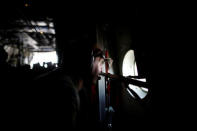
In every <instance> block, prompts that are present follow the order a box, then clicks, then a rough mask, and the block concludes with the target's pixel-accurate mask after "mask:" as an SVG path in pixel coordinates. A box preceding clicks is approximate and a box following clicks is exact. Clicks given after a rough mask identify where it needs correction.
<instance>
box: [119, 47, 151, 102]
mask: <svg viewBox="0 0 197 131" xmlns="http://www.w3.org/2000/svg"><path fill="white" fill-rule="evenodd" d="M122 74H123V76H138V70H137V65H136V62H135V55H134V51H133V50H129V51H128V52H127V53H126V55H125V57H124V59H123V64H122ZM137 80H139V81H143V82H146V79H137ZM129 88H130V89H132V90H133V91H135V93H137V95H138V96H139V97H140V98H141V99H143V98H144V97H145V96H146V95H147V93H148V89H146V88H143V87H138V86H135V85H131V84H129ZM129 93H130V94H131V92H129ZM131 96H133V95H132V94H131Z"/></svg>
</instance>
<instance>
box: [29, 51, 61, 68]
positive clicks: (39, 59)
mask: <svg viewBox="0 0 197 131" xmlns="http://www.w3.org/2000/svg"><path fill="white" fill-rule="evenodd" d="M57 61H58V58H57V53H56V51H52V52H34V53H33V59H32V61H31V62H30V66H31V68H33V64H36V63H40V65H41V66H43V62H52V63H57Z"/></svg>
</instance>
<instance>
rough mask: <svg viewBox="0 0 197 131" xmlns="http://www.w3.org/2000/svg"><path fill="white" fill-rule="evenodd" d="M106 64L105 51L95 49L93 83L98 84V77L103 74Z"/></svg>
mask: <svg viewBox="0 0 197 131" xmlns="http://www.w3.org/2000/svg"><path fill="white" fill-rule="evenodd" d="M103 64H104V56H103V51H102V50H101V49H98V48H96V49H94V50H93V52H92V72H91V73H92V76H93V83H96V81H97V78H98V75H99V74H100V73H101V72H102V67H103Z"/></svg>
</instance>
